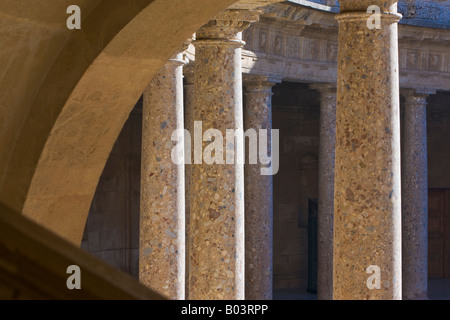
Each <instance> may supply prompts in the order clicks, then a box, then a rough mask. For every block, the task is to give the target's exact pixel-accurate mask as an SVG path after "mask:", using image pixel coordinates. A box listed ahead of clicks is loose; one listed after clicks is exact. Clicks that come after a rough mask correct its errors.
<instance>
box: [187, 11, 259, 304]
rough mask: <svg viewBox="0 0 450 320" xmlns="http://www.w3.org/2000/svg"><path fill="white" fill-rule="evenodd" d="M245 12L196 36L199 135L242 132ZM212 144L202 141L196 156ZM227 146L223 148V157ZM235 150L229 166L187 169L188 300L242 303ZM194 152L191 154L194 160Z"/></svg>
mask: <svg viewBox="0 0 450 320" xmlns="http://www.w3.org/2000/svg"><path fill="white" fill-rule="evenodd" d="M247 14H248V12H246V11H241V10H233V11H227V12H225V13H224V14H222V15H221V16H220V17H216V18H215V19H214V20H212V21H210V22H209V23H208V24H207V25H205V26H204V27H202V28H201V29H200V30H199V31H198V32H197V39H196V41H195V42H194V45H195V56H196V57H195V71H194V73H195V80H194V92H195V96H194V112H193V116H194V120H195V121H201V124H202V132H201V133H200V134H201V135H202V136H203V133H204V132H205V131H207V130H209V129H216V130H218V131H220V133H221V134H222V137H223V138H224V141H225V137H226V130H227V129H233V130H236V129H241V130H243V110H242V71H241V47H242V45H243V42H242V40H241V32H242V31H243V29H244V28H245V27H247V26H248V25H249V24H250V22H251V21H257V19H256V18H257V15H253V14H251V16H252V17H254V18H255V19H256V20H254V19H253V20H242V19H241V17H242V15H244V16H245V15H247ZM194 131H195V130H194ZM194 135H195V132H194ZM194 140H195V137H194ZM211 142H212V141H208V142H205V141H203V142H202V149H201V150H200V152H203V151H204V150H205V148H206V147H207V146H208V145H209V144H211ZM228 148H229V147H228V145H227V146H226V148H223V151H224V153H225V151H226V150H227V149H228ZM194 149H195V148H194ZM234 151H235V155H234V164H226V163H224V164H217V163H216V162H215V163H213V164H207V163H206V162H205V159H203V160H202V161H201V163H198V164H197V162H199V161H198V160H199V159H198V157H197V161H195V160H196V159H193V160H194V162H195V163H196V164H194V165H193V166H192V173H191V177H192V182H191V190H190V192H191V201H190V231H189V237H190V240H189V241H190V244H191V247H190V257H189V266H190V276H189V298H190V299H194V300H204V299H212V300H214V299H231V300H235V299H244V294H245V292H244V291H245V289H244V288H245V285H244V259H245V252H244V166H243V154H244V150H243V141H242V140H241V141H239V143H235V145H234ZM197 153H198V152H197ZM195 154H196V151H194V158H195ZM210 156H214V155H213V154H211V155H210ZM200 160H201V159H200ZM223 162H225V155H224V156H223ZM238 162H240V163H241V164H237V163H238Z"/></svg>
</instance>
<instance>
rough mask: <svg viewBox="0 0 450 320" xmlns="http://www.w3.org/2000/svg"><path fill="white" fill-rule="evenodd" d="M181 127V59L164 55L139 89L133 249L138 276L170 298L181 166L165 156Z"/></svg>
mask: <svg viewBox="0 0 450 320" xmlns="http://www.w3.org/2000/svg"><path fill="white" fill-rule="evenodd" d="M178 58H181V57H180V56H178ZM183 126H184V125H183V73H182V62H181V61H179V60H170V61H169V62H168V63H167V64H166V65H165V66H164V67H163V68H162V69H161V71H160V72H159V73H158V75H157V76H155V78H154V79H153V80H152V82H151V83H150V85H149V87H148V89H147V91H146V92H145V93H144V105H143V136H142V172H141V219H140V249H139V279H140V281H141V282H142V283H144V284H145V285H147V286H149V287H151V288H153V289H155V290H157V291H159V292H160V293H161V294H164V295H165V296H167V297H168V298H170V299H184V292H185V291H184V290H185V216H184V209H185V203H184V188H185V186H184V165H176V164H174V162H173V161H172V158H171V154H172V148H173V147H174V143H173V142H172V141H171V137H172V133H173V132H174V131H175V130H176V129H182V128H183Z"/></svg>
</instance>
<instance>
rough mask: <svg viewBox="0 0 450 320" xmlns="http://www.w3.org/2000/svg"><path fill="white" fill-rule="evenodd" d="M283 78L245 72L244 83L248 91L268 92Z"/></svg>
mask: <svg viewBox="0 0 450 320" xmlns="http://www.w3.org/2000/svg"><path fill="white" fill-rule="evenodd" d="M281 81H282V80H281V79H279V78H272V77H269V76H260V75H253V74H244V77H243V84H244V87H245V91H246V92H267V93H272V88H273V86H275V85H276V84H277V83H281Z"/></svg>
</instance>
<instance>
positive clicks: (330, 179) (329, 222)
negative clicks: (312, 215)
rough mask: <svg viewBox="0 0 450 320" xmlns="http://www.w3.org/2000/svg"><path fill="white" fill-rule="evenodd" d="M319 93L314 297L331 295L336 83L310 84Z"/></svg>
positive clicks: (331, 296) (329, 297) (326, 297)
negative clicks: (315, 286)
mask: <svg viewBox="0 0 450 320" xmlns="http://www.w3.org/2000/svg"><path fill="white" fill-rule="evenodd" d="M311 88H312V89H316V90H318V91H319V93H320V147H319V199H318V202H319V204H318V221H317V224H318V230H317V232H318V239H317V241H318V243H317V246H318V249H317V250H318V259H317V260H318V261H317V299H319V300H332V299H333V211H334V162H335V145H336V89H337V88H336V84H315V85H311Z"/></svg>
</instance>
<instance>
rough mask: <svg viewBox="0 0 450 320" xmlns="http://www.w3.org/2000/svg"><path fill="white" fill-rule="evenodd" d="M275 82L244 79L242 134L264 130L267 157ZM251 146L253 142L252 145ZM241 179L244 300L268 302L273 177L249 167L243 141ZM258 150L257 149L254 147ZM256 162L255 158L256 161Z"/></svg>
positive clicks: (261, 78)
mask: <svg viewBox="0 0 450 320" xmlns="http://www.w3.org/2000/svg"><path fill="white" fill-rule="evenodd" d="M277 82H280V81H279V80H275V79H270V78H267V77H257V76H250V77H248V78H246V79H245V81H244V86H245V100H244V101H245V106H244V130H245V131H247V130H249V129H252V130H256V133H257V134H258V145H259V140H260V139H261V136H260V135H259V134H260V131H259V130H260V129H265V130H267V142H268V145H267V154H269V155H270V154H272V145H271V137H272V135H271V130H272V87H273V86H274V85H275V84H276V83H277ZM253 143H255V142H253ZM245 148H246V161H245V167H244V171H245V174H244V179H245V299H246V300H271V299H272V291H273V262H272V252H273V176H272V175H262V174H261V169H262V168H264V167H268V166H267V165H262V164H261V163H260V159H258V163H257V164H250V163H249V159H248V156H249V154H250V153H249V141H246V146H245ZM258 150H259V147H258ZM258 158H259V157H258Z"/></svg>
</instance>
